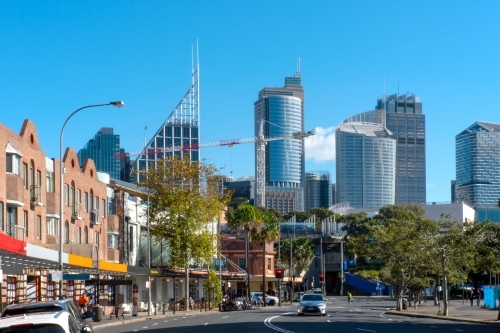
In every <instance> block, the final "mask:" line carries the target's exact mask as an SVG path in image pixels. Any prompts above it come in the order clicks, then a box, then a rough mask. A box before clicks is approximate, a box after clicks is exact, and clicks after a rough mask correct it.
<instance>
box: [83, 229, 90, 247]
mask: <svg viewBox="0 0 500 333" xmlns="http://www.w3.org/2000/svg"><path fill="white" fill-rule="evenodd" d="M88 243H89V229H88V228H87V227H86V226H85V228H83V244H88Z"/></svg>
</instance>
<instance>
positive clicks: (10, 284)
mask: <svg viewBox="0 0 500 333" xmlns="http://www.w3.org/2000/svg"><path fill="white" fill-rule="evenodd" d="M15 300H16V278H15V277H13V276H8V277H7V304H10V303H11V302H14V301H15Z"/></svg>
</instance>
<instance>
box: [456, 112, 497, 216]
mask: <svg viewBox="0 0 500 333" xmlns="http://www.w3.org/2000/svg"><path fill="white" fill-rule="evenodd" d="M455 144H456V148H455V149H456V183H455V191H456V195H455V200H457V201H459V202H464V203H466V204H468V205H470V206H472V207H496V206H498V202H499V199H500V125H499V124H492V123H486V122H481V121H478V122H476V123H474V124H472V125H471V126H469V127H467V128H466V129H465V130H464V131H462V132H461V133H460V134H458V135H457V136H456V137H455Z"/></svg>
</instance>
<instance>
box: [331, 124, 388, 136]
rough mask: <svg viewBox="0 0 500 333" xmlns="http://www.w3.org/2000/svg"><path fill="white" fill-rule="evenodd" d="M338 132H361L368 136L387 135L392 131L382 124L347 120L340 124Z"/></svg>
mask: <svg viewBox="0 0 500 333" xmlns="http://www.w3.org/2000/svg"><path fill="white" fill-rule="evenodd" d="M337 130H338V131H340V132H345V133H354V134H362V135H365V136H368V137H389V136H391V135H392V132H391V131H389V130H388V129H387V128H385V127H384V125H381V124H375V123H365V122H348V123H345V124H340V125H339V127H338V128H337Z"/></svg>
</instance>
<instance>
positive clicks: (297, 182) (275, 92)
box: [254, 71, 305, 214]
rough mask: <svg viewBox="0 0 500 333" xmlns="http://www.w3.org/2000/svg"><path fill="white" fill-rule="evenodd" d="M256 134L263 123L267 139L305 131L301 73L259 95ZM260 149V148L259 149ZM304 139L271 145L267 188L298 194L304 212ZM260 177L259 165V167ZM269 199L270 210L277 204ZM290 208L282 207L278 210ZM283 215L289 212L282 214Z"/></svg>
mask: <svg viewBox="0 0 500 333" xmlns="http://www.w3.org/2000/svg"><path fill="white" fill-rule="evenodd" d="M254 116H255V124H256V126H255V134H256V135H259V131H260V122H261V120H264V123H263V127H264V128H263V131H264V137H272V136H280V135H292V134H293V133H296V132H303V131H304V89H303V88H302V78H301V74H300V71H298V72H297V73H296V74H295V75H294V76H293V77H286V78H285V86H284V87H282V88H264V89H262V90H261V91H260V92H259V99H258V100H257V101H256V102H255V103H254ZM256 149H257V147H256ZM304 163H305V159H304V140H303V139H301V140H297V139H287V140H275V141H270V142H268V143H267V147H266V154H265V171H266V178H265V186H266V198H267V197H268V192H277V193H282V192H283V191H282V189H283V188H285V189H286V192H294V193H295V194H296V200H297V203H296V206H297V209H298V210H300V211H303V210H304V186H305V170H304ZM256 174H257V165H256ZM276 200H278V197H277V196H276V195H275V198H274V199H273V200H272V201H268V200H267V199H266V203H265V204H266V207H268V208H275V207H270V206H269V205H271V204H272V203H273V202H275V201H276ZM279 206H281V207H283V208H284V207H288V206H289V205H288V204H286V205H285V204H283V205H281V204H278V205H276V207H279ZM280 212H281V213H282V214H286V213H288V211H281V210H280Z"/></svg>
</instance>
